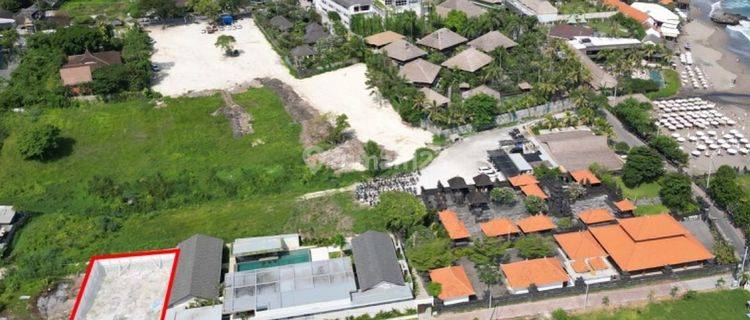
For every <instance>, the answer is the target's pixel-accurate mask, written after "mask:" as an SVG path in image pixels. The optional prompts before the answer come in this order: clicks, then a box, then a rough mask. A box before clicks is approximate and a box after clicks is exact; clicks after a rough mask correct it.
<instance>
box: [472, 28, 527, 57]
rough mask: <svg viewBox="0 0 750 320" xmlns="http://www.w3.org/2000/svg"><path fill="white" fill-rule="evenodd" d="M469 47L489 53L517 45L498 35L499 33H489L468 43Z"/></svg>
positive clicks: (500, 34)
mask: <svg viewBox="0 0 750 320" xmlns="http://www.w3.org/2000/svg"><path fill="white" fill-rule="evenodd" d="M469 45H470V46H472V47H474V48H477V49H479V50H482V51H484V52H490V51H492V50H495V49H497V48H500V47H502V48H503V49H509V48H513V47H515V46H517V45H518V43H516V42H515V41H513V40H512V39H511V38H508V37H507V36H505V35H504V34H502V33H500V31H490V32H487V33H485V34H483V35H482V36H480V37H479V38H476V39H474V40H471V41H469Z"/></svg>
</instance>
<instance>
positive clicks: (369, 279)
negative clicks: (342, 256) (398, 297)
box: [352, 231, 404, 291]
mask: <svg viewBox="0 0 750 320" xmlns="http://www.w3.org/2000/svg"><path fill="white" fill-rule="evenodd" d="M352 252H353V253H354V266H355V267H356V268H357V283H358V284H359V289H360V290H362V291H367V290H370V289H373V288H376V287H379V286H381V285H383V284H391V285H397V286H403V285H404V275H403V273H402V271H401V267H400V266H399V265H398V260H397V258H396V248H395V247H394V246H393V240H391V237H390V236H388V235H387V234H385V233H382V232H377V231H367V232H365V233H363V234H361V235H359V236H357V237H354V239H352Z"/></svg>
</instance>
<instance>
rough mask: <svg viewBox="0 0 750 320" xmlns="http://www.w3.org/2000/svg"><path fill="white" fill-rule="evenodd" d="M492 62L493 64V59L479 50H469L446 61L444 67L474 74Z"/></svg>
mask: <svg viewBox="0 0 750 320" xmlns="http://www.w3.org/2000/svg"><path fill="white" fill-rule="evenodd" d="M490 62H492V57H490V56H488V55H487V54H485V53H483V52H481V51H479V50H477V49H474V48H469V49H466V50H464V51H461V52H460V53H459V54H457V55H455V56H453V57H451V58H450V59H448V60H446V61H445V62H443V64H442V66H443V67H446V68H457V69H461V70H464V71H468V72H474V71H477V70H479V69H481V68H483V67H484V66H486V65H488V64H490Z"/></svg>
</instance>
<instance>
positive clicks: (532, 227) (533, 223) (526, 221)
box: [516, 214, 555, 233]
mask: <svg viewBox="0 0 750 320" xmlns="http://www.w3.org/2000/svg"><path fill="white" fill-rule="evenodd" d="M516 224H517V225H518V226H519V227H520V228H521V230H522V231H523V232H524V233H531V232H540V231H547V230H552V229H554V228H555V223H554V222H552V219H550V217H548V216H546V215H543V214H538V215H535V216H530V217H528V218H523V219H521V220H518V221H517V222H516Z"/></svg>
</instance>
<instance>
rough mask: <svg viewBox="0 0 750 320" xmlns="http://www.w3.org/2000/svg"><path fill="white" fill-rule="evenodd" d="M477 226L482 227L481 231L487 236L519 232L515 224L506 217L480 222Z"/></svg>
mask: <svg viewBox="0 0 750 320" xmlns="http://www.w3.org/2000/svg"><path fill="white" fill-rule="evenodd" d="M479 227H480V228H482V232H484V234H485V235H486V236H488V237H498V236H505V235H509V234H514V233H519V232H520V230H518V227H517V226H516V224H515V223H513V221H510V219H507V218H498V219H493V220H490V221H488V222H485V223H482V224H480V225H479Z"/></svg>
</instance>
